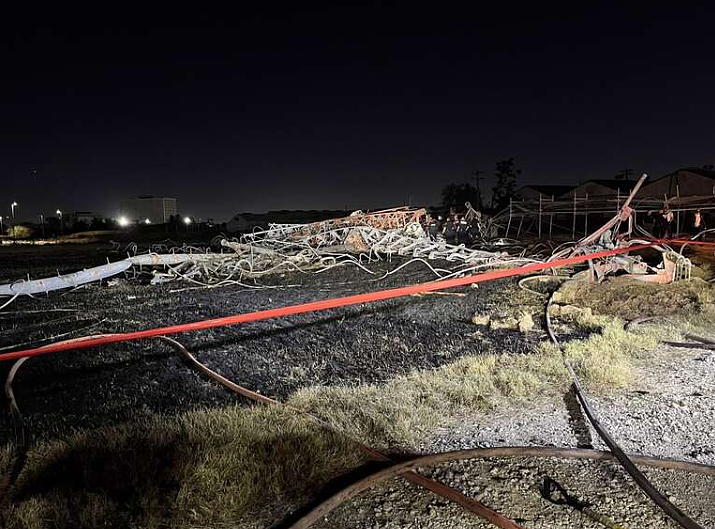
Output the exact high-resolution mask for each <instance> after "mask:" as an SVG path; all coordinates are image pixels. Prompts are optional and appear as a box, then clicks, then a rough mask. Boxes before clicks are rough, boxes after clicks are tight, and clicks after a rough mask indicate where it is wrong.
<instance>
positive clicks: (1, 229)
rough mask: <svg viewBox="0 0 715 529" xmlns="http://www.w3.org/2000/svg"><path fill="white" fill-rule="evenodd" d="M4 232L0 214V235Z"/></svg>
mask: <svg viewBox="0 0 715 529" xmlns="http://www.w3.org/2000/svg"><path fill="white" fill-rule="evenodd" d="M4 234H5V230H3V227H2V215H0V237H1V236H3V235H4Z"/></svg>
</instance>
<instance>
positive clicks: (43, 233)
mask: <svg viewBox="0 0 715 529" xmlns="http://www.w3.org/2000/svg"><path fill="white" fill-rule="evenodd" d="M40 225H41V226H42V238H43V239H44V238H45V216H44V215H43V214H42V213H40Z"/></svg>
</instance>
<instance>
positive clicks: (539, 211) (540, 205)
mask: <svg viewBox="0 0 715 529" xmlns="http://www.w3.org/2000/svg"><path fill="white" fill-rule="evenodd" d="M539 239H541V193H539Z"/></svg>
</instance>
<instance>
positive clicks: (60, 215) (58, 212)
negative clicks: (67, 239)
mask: <svg viewBox="0 0 715 529" xmlns="http://www.w3.org/2000/svg"><path fill="white" fill-rule="evenodd" d="M55 213H56V214H57V216H58V217H59V218H60V235H62V234H63V233H62V232H63V227H62V210H61V209H58V210H57V211H55Z"/></svg>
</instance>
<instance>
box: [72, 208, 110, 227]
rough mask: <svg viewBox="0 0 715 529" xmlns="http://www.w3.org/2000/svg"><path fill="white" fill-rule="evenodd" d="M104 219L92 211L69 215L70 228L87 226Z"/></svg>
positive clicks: (76, 212)
mask: <svg viewBox="0 0 715 529" xmlns="http://www.w3.org/2000/svg"><path fill="white" fill-rule="evenodd" d="M103 220H104V217H103V216H102V215H99V214H97V213H94V212H93V211H75V212H73V213H70V215H69V223H70V226H73V225H75V224H86V225H87V226H90V225H92V224H93V223H96V222H102V221H103Z"/></svg>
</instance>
